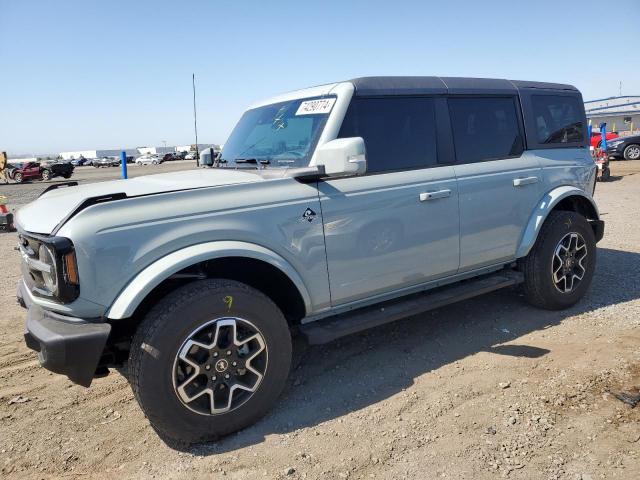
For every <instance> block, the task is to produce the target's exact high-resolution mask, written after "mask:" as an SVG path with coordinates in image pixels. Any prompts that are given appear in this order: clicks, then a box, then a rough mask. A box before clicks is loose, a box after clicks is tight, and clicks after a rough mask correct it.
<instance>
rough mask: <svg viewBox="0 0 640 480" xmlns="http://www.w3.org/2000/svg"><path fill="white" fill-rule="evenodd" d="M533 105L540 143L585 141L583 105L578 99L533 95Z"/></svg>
mask: <svg viewBox="0 0 640 480" xmlns="http://www.w3.org/2000/svg"><path fill="white" fill-rule="evenodd" d="M531 104H532V106H533V116H534V122H535V128H536V134H537V140H538V142H539V143H542V144H556V143H577V142H582V141H583V140H584V139H583V131H584V124H583V115H582V105H581V104H580V100H579V99H578V98H577V97H571V96H563V95H532V96H531Z"/></svg>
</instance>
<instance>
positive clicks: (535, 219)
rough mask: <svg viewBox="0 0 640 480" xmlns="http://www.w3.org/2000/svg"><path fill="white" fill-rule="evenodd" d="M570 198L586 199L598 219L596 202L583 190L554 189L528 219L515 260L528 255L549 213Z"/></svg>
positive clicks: (571, 188) (569, 188) (572, 188)
mask: <svg viewBox="0 0 640 480" xmlns="http://www.w3.org/2000/svg"><path fill="white" fill-rule="evenodd" d="M571 196H580V197H584V198H585V199H587V200H588V201H589V202H590V203H591V205H592V206H593V208H594V210H595V212H596V215H597V216H598V218H599V213H598V206H597V205H596V202H595V201H594V200H593V197H592V196H591V195H589V194H588V193H586V192H585V191H584V190H580V189H579V188H576V187H572V186H568V185H566V186H562V187H557V188H554V189H553V190H551V191H550V192H548V193H546V194H545V196H544V197H543V198H542V200H540V202H539V203H538V205H537V206H536V208H535V210H534V211H533V214H532V215H531V217H530V218H529V222H528V223H527V227H526V228H525V230H524V233H523V235H522V239H521V240H520V245H519V247H518V250H517V252H516V257H517V258H522V257H526V256H527V255H528V254H529V251H530V250H531V248H532V247H533V245H534V244H535V243H536V239H537V238H538V233H540V229H541V228H542V224H543V223H544V221H545V220H546V219H547V216H548V215H549V212H551V211H552V210H553V209H554V208H555V206H556V205H558V203H560V201H561V200H563V199H565V198H567V197H571Z"/></svg>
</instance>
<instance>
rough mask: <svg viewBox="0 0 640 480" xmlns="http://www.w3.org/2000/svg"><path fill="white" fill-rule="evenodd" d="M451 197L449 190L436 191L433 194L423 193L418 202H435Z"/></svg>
mask: <svg viewBox="0 0 640 480" xmlns="http://www.w3.org/2000/svg"><path fill="white" fill-rule="evenodd" d="M450 196H451V190H448V189H447V190H438V191H435V192H423V193H421V194H420V201H421V202H426V201H427V200H435V199H436V198H447V197H450Z"/></svg>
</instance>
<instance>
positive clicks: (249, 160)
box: [234, 158, 271, 165]
mask: <svg viewBox="0 0 640 480" xmlns="http://www.w3.org/2000/svg"><path fill="white" fill-rule="evenodd" d="M234 162H235V163H253V164H258V162H260V164H261V165H269V164H270V163H271V161H270V160H268V159H266V158H261V159H260V160H258V159H256V158H236V159H235V160H234Z"/></svg>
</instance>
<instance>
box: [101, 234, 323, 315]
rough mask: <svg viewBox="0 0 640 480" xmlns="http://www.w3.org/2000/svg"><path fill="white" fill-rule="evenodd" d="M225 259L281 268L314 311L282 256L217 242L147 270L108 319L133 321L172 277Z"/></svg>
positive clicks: (250, 246) (189, 249)
mask: <svg viewBox="0 0 640 480" xmlns="http://www.w3.org/2000/svg"><path fill="white" fill-rule="evenodd" d="M223 257H245V258H252V259H255V260H262V261H264V262H266V263H269V264H271V265H273V266H274V267H276V268H278V269H279V270H281V271H282V273H284V274H285V275H287V276H288V277H289V279H290V280H291V281H292V282H293V283H294V285H295V286H296V288H297V289H298V291H299V292H300V295H301V297H302V300H303V302H304V306H305V309H306V311H307V312H310V311H311V297H310V296H309V292H308V290H307V288H306V287H305V284H304V282H303V280H302V277H301V276H300V275H299V274H298V272H297V271H296V270H295V269H294V268H293V267H292V266H291V264H290V263H289V262H287V261H286V260H285V259H284V258H282V257H281V256H280V255H278V254H277V253H275V252H273V251H271V250H269V249H267V248H265V247H262V246H260V245H256V244H253V243H248V242H236V241H216V242H206V243H200V244H197V245H192V246H190V247H186V248H183V249H181V250H177V251H175V252H172V253H170V254H169V255H166V256H165V257H162V258H160V259H159V260H156V261H155V262H154V263H152V264H151V265H149V266H147V267H146V268H145V269H144V270H142V271H141V272H140V273H138V275H136V277H135V278H134V279H133V280H132V281H131V282H129V284H128V285H127V286H126V287H125V288H124V290H122V291H121V292H120V293H119V294H118V297H117V298H116V300H115V301H114V302H113V304H112V305H111V307H110V308H109V311H108V312H107V314H106V317H107V318H109V319H114V320H118V319H122V318H128V317H130V316H131V315H133V313H134V312H135V310H136V308H137V307H138V306H139V305H140V303H141V302H142V300H144V298H145V297H146V296H147V295H148V294H149V293H150V292H151V291H152V290H153V289H154V288H155V287H157V286H158V285H160V283H162V282H163V281H164V280H166V279H167V278H169V276H171V275H173V274H174V273H176V272H179V271H180V270H182V269H184V268H187V267H189V266H191V265H194V264H196V263H198V262H202V261H205V260H213V259H216V258H223Z"/></svg>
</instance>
